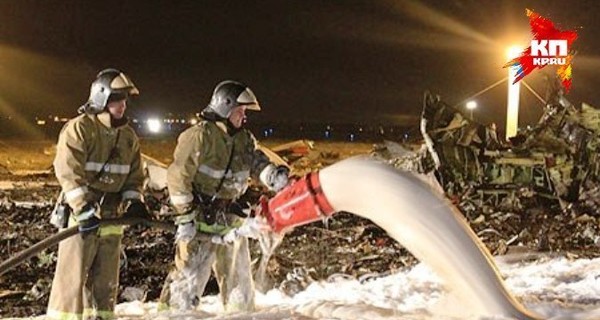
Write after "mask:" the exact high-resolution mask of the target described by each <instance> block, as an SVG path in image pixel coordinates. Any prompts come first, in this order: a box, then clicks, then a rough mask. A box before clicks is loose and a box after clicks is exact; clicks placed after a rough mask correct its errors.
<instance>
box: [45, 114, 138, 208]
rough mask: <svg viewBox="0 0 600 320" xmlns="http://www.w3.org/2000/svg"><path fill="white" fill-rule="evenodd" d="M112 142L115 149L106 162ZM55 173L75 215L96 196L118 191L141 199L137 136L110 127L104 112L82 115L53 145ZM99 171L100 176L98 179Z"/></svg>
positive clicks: (73, 121) (130, 129) (124, 195)
mask: <svg viewBox="0 0 600 320" xmlns="http://www.w3.org/2000/svg"><path fill="white" fill-rule="evenodd" d="M117 133H118V134H117ZM117 137H118V141H117ZM115 142H116V143H117V145H116V150H115V152H114V155H113V156H112V158H110V159H109V157H110V154H111V151H112V149H113V147H115ZM107 160H108V163H107ZM105 163H106V164H105ZM102 168H104V170H103V169H102ZM54 170H55V174H56V178H57V179H58V182H59V183H60V185H61V187H62V189H63V191H64V192H65V200H66V201H67V203H68V204H69V206H70V207H71V208H73V211H74V212H75V213H77V212H78V211H79V210H80V209H81V208H82V207H83V205H84V204H85V203H86V201H94V200H98V199H97V197H98V196H99V195H98V194H97V193H102V192H120V193H121V195H122V197H123V198H124V199H128V198H129V199H131V198H138V199H139V198H141V191H142V183H143V180H144V176H143V172H142V168H141V156H140V145H139V140H138V137H137V135H136V134H135V132H134V131H133V129H132V128H131V127H130V126H128V125H127V124H124V125H122V126H119V127H116V128H113V127H111V125H110V115H109V114H108V113H107V112H103V113H100V114H98V115H91V114H81V115H79V116H77V117H75V118H73V119H71V120H70V121H68V122H67V123H66V124H65V126H64V127H63V129H62V131H61V133H60V135H59V138H58V143H57V146H56V157H55V158H54ZM99 172H102V174H101V175H100V176H97V175H98V173H99ZM94 191H97V192H94Z"/></svg>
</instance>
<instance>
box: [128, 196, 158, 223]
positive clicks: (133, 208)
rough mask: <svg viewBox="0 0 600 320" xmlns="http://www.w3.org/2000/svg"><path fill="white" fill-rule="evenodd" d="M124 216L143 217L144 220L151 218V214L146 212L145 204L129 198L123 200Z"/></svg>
mask: <svg viewBox="0 0 600 320" xmlns="http://www.w3.org/2000/svg"><path fill="white" fill-rule="evenodd" d="M123 217H125V218H143V219H146V220H150V219H152V215H150V212H148V208H147V207H146V204H144V203H143V202H142V201H140V200H138V199H131V200H127V201H126V202H125V213H124V214H123Z"/></svg>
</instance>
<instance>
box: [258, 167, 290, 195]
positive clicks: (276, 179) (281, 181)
mask: <svg viewBox="0 0 600 320" xmlns="http://www.w3.org/2000/svg"><path fill="white" fill-rule="evenodd" d="M289 174H290V169H288V167H286V166H275V165H274V164H270V165H268V166H266V167H265V168H264V169H263V170H262V171H261V172H260V175H259V178H260V181H261V182H262V183H263V184H264V185H266V186H267V187H268V188H269V189H270V190H271V191H275V192H277V191H279V190H281V189H283V188H284V187H285V186H286V185H287V184H288V175H289Z"/></svg>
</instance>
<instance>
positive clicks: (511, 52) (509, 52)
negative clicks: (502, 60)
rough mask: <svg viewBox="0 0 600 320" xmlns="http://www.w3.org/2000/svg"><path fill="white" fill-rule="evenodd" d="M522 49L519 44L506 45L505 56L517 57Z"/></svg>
mask: <svg viewBox="0 0 600 320" xmlns="http://www.w3.org/2000/svg"><path fill="white" fill-rule="evenodd" d="M522 51H523V49H521V47H519V46H511V47H508V49H506V57H507V58H509V59H514V58H516V57H518V56H519V55H520V54H521V52H522Z"/></svg>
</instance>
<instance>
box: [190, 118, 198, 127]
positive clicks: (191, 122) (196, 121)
mask: <svg viewBox="0 0 600 320" xmlns="http://www.w3.org/2000/svg"><path fill="white" fill-rule="evenodd" d="M190 124H191V125H193V126H195V125H197V124H198V119H196V118H194V119H192V120H190Z"/></svg>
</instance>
